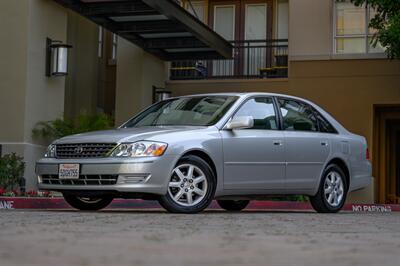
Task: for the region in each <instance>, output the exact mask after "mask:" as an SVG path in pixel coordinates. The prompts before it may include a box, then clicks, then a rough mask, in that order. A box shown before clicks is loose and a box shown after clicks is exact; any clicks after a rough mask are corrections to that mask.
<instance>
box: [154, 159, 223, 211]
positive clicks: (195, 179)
mask: <svg viewBox="0 0 400 266" xmlns="http://www.w3.org/2000/svg"><path fill="white" fill-rule="evenodd" d="M215 188H216V178H215V176H214V174H213V171H212V170H211V168H210V166H209V165H208V164H207V163H206V162H205V161H204V160H202V159H201V158H199V157H197V156H192V155H190V156H185V157H183V158H182V159H181V160H179V162H178V164H177V165H176V166H175V168H174V169H173V170H172V173H171V175H170V179H169V182H168V192H167V194H166V195H165V196H162V197H161V198H160V199H159V203H160V205H161V206H162V207H164V208H165V209H166V210H167V211H169V212H173V213H197V212H201V211H202V210H204V209H205V208H207V207H208V205H209V204H210V203H211V201H212V200H213V198H214V194H215Z"/></svg>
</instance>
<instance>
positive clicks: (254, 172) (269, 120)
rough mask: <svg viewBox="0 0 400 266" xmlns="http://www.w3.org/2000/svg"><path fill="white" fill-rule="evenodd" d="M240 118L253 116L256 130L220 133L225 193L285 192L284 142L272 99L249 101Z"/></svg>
mask: <svg viewBox="0 0 400 266" xmlns="http://www.w3.org/2000/svg"><path fill="white" fill-rule="evenodd" d="M238 116H252V117H253V119H254V126H253V127H252V128H248V129H238V130H221V135H222V139H223V151H224V189H251V190H268V189H275V190H276V189H284V180H285V160H284V140H283V133H282V131H279V130H278V122H277V116H276V113H275V108H274V104H273V100H272V98H270V97H255V98H251V99H249V100H247V101H246V102H245V103H244V104H243V105H242V106H241V108H240V109H239V110H238V112H236V114H235V115H234V117H238Z"/></svg>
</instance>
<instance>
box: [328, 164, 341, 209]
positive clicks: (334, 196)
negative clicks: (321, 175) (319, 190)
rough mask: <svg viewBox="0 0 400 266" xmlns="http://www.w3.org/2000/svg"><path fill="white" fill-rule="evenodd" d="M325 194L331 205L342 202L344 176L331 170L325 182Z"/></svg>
mask: <svg viewBox="0 0 400 266" xmlns="http://www.w3.org/2000/svg"><path fill="white" fill-rule="evenodd" d="M324 195H325V199H326V201H327V202H328V204H329V205H331V206H332V207H337V206H339V205H340V204H341V203H342V200H343V196H344V185H343V179H342V176H341V175H340V174H339V173H338V172H336V171H331V172H329V173H328V174H327V176H326V179H325V184H324Z"/></svg>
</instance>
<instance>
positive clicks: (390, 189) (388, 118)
mask: <svg viewBox="0 0 400 266" xmlns="http://www.w3.org/2000/svg"><path fill="white" fill-rule="evenodd" d="M374 109H375V119H374V147H373V149H374V158H373V162H374V163H373V166H374V173H373V174H374V176H375V177H376V180H377V190H376V193H377V197H376V198H377V199H378V201H379V203H393V204H398V203H400V106H393V105H391V106H375V108H374Z"/></svg>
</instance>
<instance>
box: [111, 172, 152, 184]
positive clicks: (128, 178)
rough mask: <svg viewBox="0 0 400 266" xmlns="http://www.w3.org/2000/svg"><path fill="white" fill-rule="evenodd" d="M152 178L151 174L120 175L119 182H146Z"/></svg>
mask: <svg viewBox="0 0 400 266" xmlns="http://www.w3.org/2000/svg"><path fill="white" fill-rule="evenodd" d="M149 178H150V175H149V174H135V175H119V177H118V184H138V183H145V182H147V180H148V179H149Z"/></svg>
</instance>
